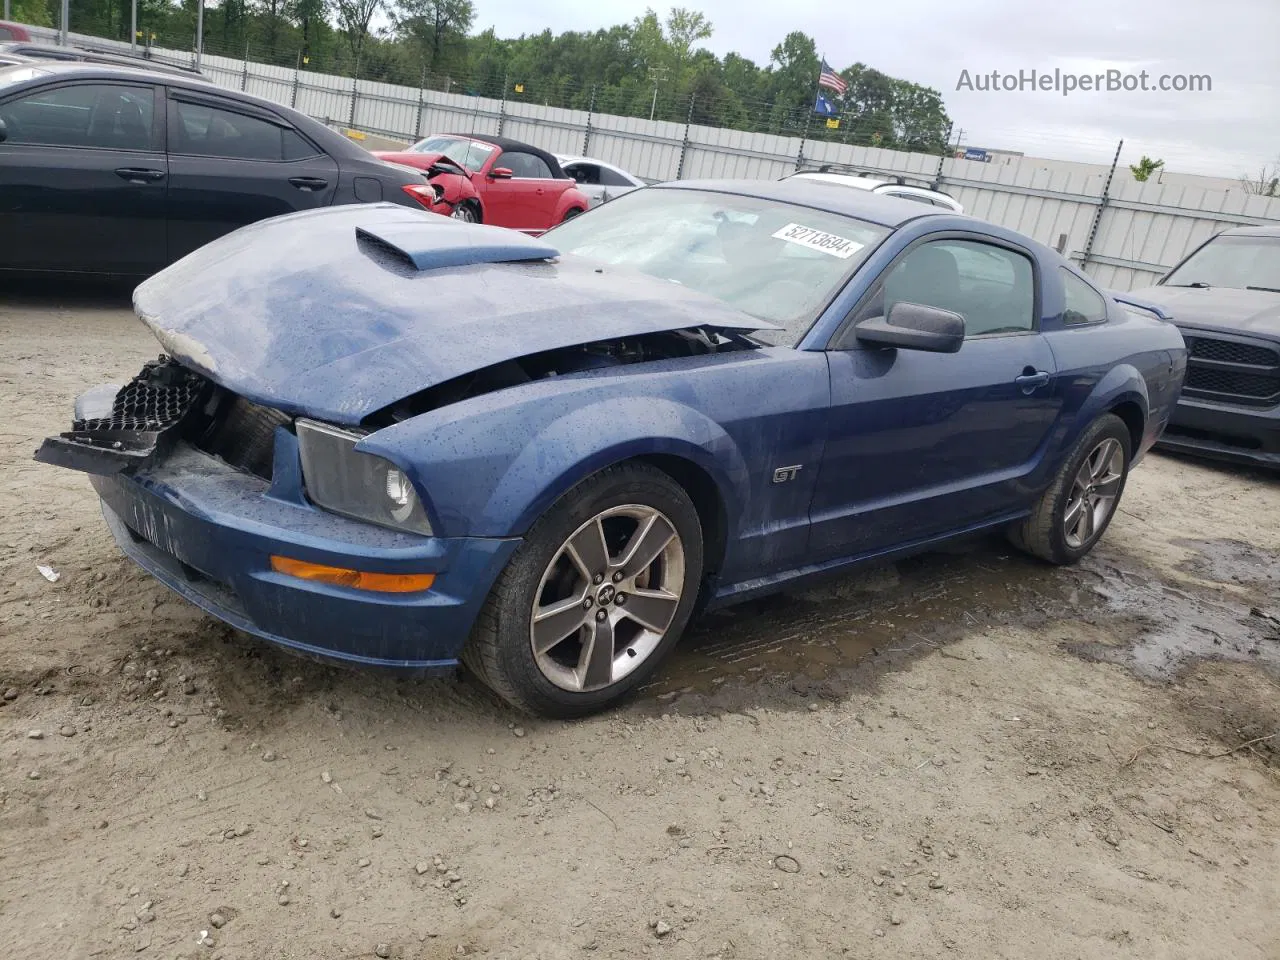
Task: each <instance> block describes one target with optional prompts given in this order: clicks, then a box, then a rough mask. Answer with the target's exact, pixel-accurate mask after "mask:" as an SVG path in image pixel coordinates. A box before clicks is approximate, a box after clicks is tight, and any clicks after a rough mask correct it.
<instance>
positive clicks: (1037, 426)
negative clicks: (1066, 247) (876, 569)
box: [811, 234, 1062, 560]
mask: <svg viewBox="0 0 1280 960" xmlns="http://www.w3.org/2000/svg"><path fill="white" fill-rule="evenodd" d="M1038 287H1039V280H1038V277H1037V267H1036V262H1035V259H1034V258H1033V257H1032V256H1031V255H1030V254H1029V253H1028V252H1027V251H1025V250H1022V249H1021V248H1019V247H1017V246H1015V245H1012V244H1008V245H1005V244H998V243H994V242H991V240H990V238H988V237H982V238H978V237H975V236H972V235H966V234H948V235H943V236H936V235H935V237H926V238H924V240H923V241H921V242H918V243H916V244H915V245H913V246H911V247H909V248H908V249H907V250H906V251H905V252H904V254H903V255H901V256H900V257H899V258H898V259H897V260H896V261H895V262H894V263H893V264H892V265H891V266H889V267H888V268H887V269H886V270H885V272H884V274H883V275H882V276H881V278H880V280H879V281H878V282H877V284H876V286H875V287H874V288H873V289H872V291H871V293H870V294H869V296H868V298H866V300H865V301H864V303H863V304H862V305H861V306H859V307H858V308H857V309H856V311H855V314H854V317H853V322H852V323H851V324H850V325H849V326H848V327H847V328H846V332H845V333H844V334H842V339H841V341H839V342H838V343H837V345H836V348H835V349H830V350H828V354H827V356H828V359H829V364H830V370H831V404H832V406H831V417H830V432H829V436H828V440H827V446H826V450H825V453H824V455H823V462H822V467H821V472H820V475H819V478H818V483H817V489H816V491H815V494H814V501H813V508H812V514H811V515H812V518H813V527H812V534H811V537H812V539H811V552H812V553H813V554H814V559H815V560H820V559H827V558H835V557H844V556H853V555H858V554H864V553H869V552H874V551H876V550H882V549H888V548H892V547H895V546H900V545H905V544H907V543H911V542H915V541H922V540H927V539H930V538H932V537H937V536H941V535H944V534H950V533H955V532H958V531H961V530H963V529H965V528H967V527H972V526H976V525H980V524H982V523H984V522H987V521H991V520H993V519H996V518H998V517H1000V516H1001V515H1002V514H1007V513H1012V512H1014V511H1016V510H1018V509H1020V508H1024V507H1025V505H1026V504H1027V502H1029V499H1030V496H1031V494H1030V493H1029V491H1028V489H1027V487H1026V485H1025V483H1024V479H1025V478H1026V477H1027V475H1028V474H1030V473H1031V472H1032V471H1034V470H1035V468H1036V467H1037V466H1038V465H1039V463H1040V462H1041V459H1042V458H1043V456H1044V452H1045V448H1046V446H1047V444H1046V441H1047V440H1048V439H1049V436H1050V434H1051V432H1052V431H1053V429H1054V427H1055V425H1056V424H1057V421H1058V417H1059V413H1060V411H1061V409H1062V391H1061V385H1060V383H1059V382H1058V378H1057V367H1056V365H1055V362H1054V357H1053V353H1052V351H1051V350H1050V349H1049V345H1048V343H1047V341H1046V340H1045V338H1044V336H1043V335H1042V334H1041V333H1040V332H1039V323H1038V320H1037V317H1038V315H1039V307H1038V305H1039V302H1040V295H1039V289H1038ZM895 302H908V303H921V304H926V305H928V306H933V307H938V308H940V309H945V310H950V311H954V312H955V313H959V314H961V315H962V316H963V317H964V318H965V341H964V343H963V345H962V346H961V348H960V350H959V352H958V353H953V354H944V353H928V352H923V351H920V350H910V349H906V348H890V347H878V346H871V345H863V344H860V343H859V342H858V341H857V339H856V327H857V323H858V322H860V321H862V320H870V319H873V318H880V317H884V316H885V315H887V312H888V310H889V308H890V307H891V306H892V305H893V304H894V303H895Z"/></svg>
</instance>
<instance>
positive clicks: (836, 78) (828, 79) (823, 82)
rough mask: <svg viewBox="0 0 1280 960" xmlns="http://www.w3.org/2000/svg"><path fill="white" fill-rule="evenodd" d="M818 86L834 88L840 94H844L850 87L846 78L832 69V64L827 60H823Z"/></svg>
mask: <svg viewBox="0 0 1280 960" xmlns="http://www.w3.org/2000/svg"><path fill="white" fill-rule="evenodd" d="M818 86H820V87H826V88H827V89H828V90H834V91H835V92H836V93H837V94H838V95H840V96H844V92H845V91H846V90H848V89H849V85H848V84H847V83H845V82H844V78H843V77H841V76H840V74H838V73H836V72H835V71H834V70H832V69H831V65H830V64H829V63H827V61H825V60H823V61H822V72H821V73H819V74H818Z"/></svg>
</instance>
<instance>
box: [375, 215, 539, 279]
mask: <svg viewBox="0 0 1280 960" xmlns="http://www.w3.org/2000/svg"><path fill="white" fill-rule="evenodd" d="M356 238H357V239H358V240H363V241H365V242H366V243H371V244H374V245H375V246H378V247H380V248H382V249H384V250H387V251H388V252H390V253H392V254H394V255H395V256H397V257H399V258H400V259H401V260H404V261H405V262H407V263H408V264H409V265H410V266H412V267H413V268H414V269H415V270H438V269H440V268H442V267H467V266H472V265H475V264H480V263H524V262H527V261H530V260H554V259H555V258H556V257H558V256H560V251H559V250H557V249H556V248H555V247H552V246H549V245H548V244H546V243H543V242H541V241H539V240H537V239H535V238H533V237H527V236H525V235H524V234H523V233H517V232H516V231H515V230H507V229H505V228H503V227H494V226H490V225H488V224H483V223H460V222H459V221H457V220H450V219H447V218H445V217H440V216H433V217H432V219H430V220H423V219H422V218H420V217H418V216H414V217H412V218H411V219H405V220H399V219H387V220H385V221H383V222H381V223H375V224H368V225H364V226H358V227H356Z"/></svg>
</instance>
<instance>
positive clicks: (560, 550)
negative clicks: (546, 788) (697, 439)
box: [462, 463, 703, 719]
mask: <svg viewBox="0 0 1280 960" xmlns="http://www.w3.org/2000/svg"><path fill="white" fill-rule="evenodd" d="M668 532H669V533H671V534H673V536H671V537H669V538H667V537H668ZM645 533H648V534H649V536H648V537H647V538H646V537H645V536H644V534H645ZM592 536H594V537H595V539H594V540H592V539H590V538H591V537H592ZM664 538H667V539H664ZM571 541H572V543H573V548H572V549H570V543H571ZM593 544H595V545H600V546H601V547H603V548H604V549H603V550H600V551H596V550H595V549H594V547H593ZM641 546H644V547H647V548H648V549H646V550H644V551H639V549H638V548H639V547H641ZM631 547H636V548H637V555H643V556H648V555H649V554H650V553H653V554H654V559H653V560H652V561H651V562H650V563H649V564H648V565H647V566H645V567H644V568H643V569H633V566H634V563H633V564H632V565H630V566H629V565H627V564H624V563H623V562H622V561H623V560H625V559H626V557H627V550H628V548H631ZM655 548H656V549H657V552H656V553H655V552H654V550H655ZM593 553H594V560H595V561H596V562H594V563H593V562H592V560H593ZM637 562H638V561H637ZM588 568H590V571H591V576H588V575H587V569H588ZM702 573H703V543H702V525H701V522H700V520H699V518H698V512H697V509H696V508H695V507H694V505H693V501H692V500H691V499H690V498H689V495H688V493H686V492H685V490H684V488H682V487H681V486H680V485H679V484H678V483H676V482H675V481H674V480H673V479H671V477H669V476H668V475H667V474H665V473H663V472H662V471H661V470H658V469H657V468H655V467H651V466H649V465H647V464H640V463H626V464H620V465H618V466H615V467H610V468H608V469H606V470H603V471H601V472H600V473H598V474H596V475H594V476H592V477H589V478H588V479H586V480H584V481H583V482H582V483H580V484H578V485H577V486H576V487H574V488H573V489H572V490H570V491H569V492H568V493H566V494H565V495H564V496H562V497H561V498H560V499H559V500H557V501H556V502H555V503H554V504H553V505H552V506H551V507H550V508H549V509H548V510H547V511H546V513H544V514H543V515H542V516H541V517H540V518H539V519H538V520H537V522H536V523H534V525H533V526H532V527H531V528H530V530H529V532H528V534H527V535H526V537H525V539H524V542H523V543H522V544H521V545H520V547H519V548H518V549H517V550H516V552H515V554H514V556H513V557H512V558H511V561H510V562H509V563H508V564H507V567H506V569H505V570H503V572H502V574H501V575H500V576H499V577H498V580H497V582H496V583H495V584H494V587H493V589H492V591H491V592H490V594H489V597H488V599H487V600H486V601H485V605H484V607H483V608H482V609H481V611H480V614H479V616H478V617H477V620H476V624H475V627H474V628H473V630H472V633H471V636H470V637H469V638H468V640H467V644H466V646H465V648H464V649H463V652H462V661H463V663H464V664H465V665H466V667H467V668H468V669H469V670H471V672H473V673H474V674H475V675H476V677H477V678H478V679H479V680H481V681H482V682H483V683H484V684H485V685H486V686H488V687H489V688H490V689H492V690H493V691H494V692H495V693H497V694H498V696H500V697H502V699H504V700H506V701H507V702H508V703H510V704H511V705H512V706H514V707H516V708H518V709H520V710H522V711H525V712H527V713H532V714H536V715H540V716H545V717H555V718H562V719H568V718H573V717H581V716H585V715H587V714H590V713H594V712H596V711H598V710H602V709H604V708H606V707H609V706H612V705H613V704H616V703H617V702H618V701H619V700H621V699H622V698H623V697H625V696H626V695H627V694H628V693H630V692H631V691H632V690H634V689H635V688H636V687H637V686H639V685H640V684H641V683H643V682H644V681H645V680H646V679H647V678H648V677H650V676H651V675H652V674H653V672H654V670H656V669H657V667H658V664H659V663H660V662H661V661H662V659H663V658H664V657H665V656H666V655H667V654H668V653H669V652H670V650H671V648H672V647H674V646H675V644H676V643H677V642H678V641H679V639H680V635H681V633H683V631H684V628H685V626H686V625H687V624H688V622H689V618H690V615H691V614H692V611H693V609H694V604H695V602H696V601H697V595H698V588H699V586H700V584H701V581H702ZM676 591H678V593H677V592H676ZM535 608H536V610H535ZM552 610H554V611H555V613H554V614H552V613H549V611H552ZM535 613H540V616H538V617H537V618H535ZM638 616H643V618H644V620H645V623H642V622H641V620H638V619H635V618H636V617H638ZM664 620H665V627H664V626H663V621H664ZM539 624H540V625H541V626H539ZM646 624H647V625H646ZM566 625H567V626H566ZM660 627H661V629H660V630H659V629H658V628H660ZM566 631H567V632H566ZM561 634H563V637H562V639H559V640H557V639H556V637H557V636H560V635H561ZM597 639H600V640H601V641H602V642H601V644H600V645H599V646H597V645H596V640H597ZM606 644H607V645H606ZM593 653H595V654H597V656H594V657H593V656H592V654H593Z"/></svg>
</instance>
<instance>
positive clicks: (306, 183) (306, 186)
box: [289, 177, 329, 193]
mask: <svg viewBox="0 0 1280 960" xmlns="http://www.w3.org/2000/svg"><path fill="white" fill-rule="evenodd" d="M289 182H290V183H291V184H293V185H294V186H295V187H297V188H298V189H299V190H305V191H307V192H308V193H310V192H311V191H314V190H323V189H324V188H325V187H327V186H328V185H329V181H328V180H325V179H323V178H322V177H290V178H289Z"/></svg>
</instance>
